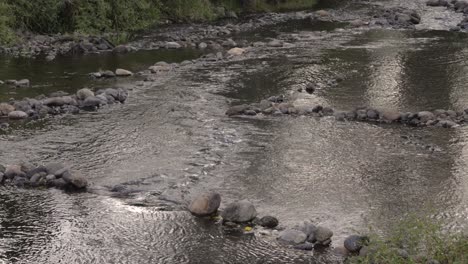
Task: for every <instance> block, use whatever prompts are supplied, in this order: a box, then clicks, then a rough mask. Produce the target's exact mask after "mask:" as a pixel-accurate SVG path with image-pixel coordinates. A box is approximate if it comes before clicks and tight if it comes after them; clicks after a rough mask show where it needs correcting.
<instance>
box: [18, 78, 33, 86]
mask: <svg viewBox="0 0 468 264" xmlns="http://www.w3.org/2000/svg"><path fill="white" fill-rule="evenodd" d="M15 85H16V87H29V85H30V82H29V80H28V79H22V80H19V81H17V82H16V84H15Z"/></svg>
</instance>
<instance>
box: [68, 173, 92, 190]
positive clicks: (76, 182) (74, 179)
mask: <svg viewBox="0 0 468 264" xmlns="http://www.w3.org/2000/svg"><path fill="white" fill-rule="evenodd" d="M62 179H63V180H64V181H65V182H66V183H67V184H68V185H69V186H70V187H72V188H73V189H77V190H81V189H85V188H86V187H87V186H88V180H87V179H86V178H85V177H84V176H82V175H80V174H77V173H73V174H72V173H71V172H70V171H68V170H67V171H65V172H64V173H63V175H62Z"/></svg>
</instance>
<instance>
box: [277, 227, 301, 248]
mask: <svg viewBox="0 0 468 264" xmlns="http://www.w3.org/2000/svg"><path fill="white" fill-rule="evenodd" d="M306 239H307V235H306V234H304V232H301V231H299V230H295V229H286V230H284V231H282V232H281V233H280V234H279V236H278V240H279V241H281V242H285V243H289V244H296V245H297V244H302V243H304V242H305V241H306Z"/></svg>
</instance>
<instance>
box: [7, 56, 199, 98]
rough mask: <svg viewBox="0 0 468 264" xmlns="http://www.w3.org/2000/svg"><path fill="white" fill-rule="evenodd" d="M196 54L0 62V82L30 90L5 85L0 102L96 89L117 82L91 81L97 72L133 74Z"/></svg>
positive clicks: (17, 59)
mask: <svg viewBox="0 0 468 264" xmlns="http://www.w3.org/2000/svg"><path fill="white" fill-rule="evenodd" d="M201 54H202V53H201V52H200V51H199V50H194V49H183V50H153V51H144V50H142V51H138V52H132V53H128V54H113V53H105V54H100V55H95V54H90V55H84V56H75V57H58V58H57V59H56V60H54V61H51V62H47V61H45V60H44V59H34V60H31V59H24V58H11V57H2V58H0V80H8V79H13V80H15V79H16V80H19V79H24V78H27V79H29V80H30V81H31V85H32V87H29V88H13V87H11V86H8V85H2V86H0V101H6V100H8V99H9V98H24V97H35V96H37V95H40V94H45V95H47V94H50V93H52V92H55V91H60V90H61V91H66V92H71V93H73V92H75V91H76V90H78V89H80V88H83V87H90V88H98V87H102V86H108V85H112V84H114V83H116V82H118V81H119V79H111V80H98V81H96V80H93V79H91V78H90V77H89V75H88V74H89V73H91V72H96V71H100V70H112V71H115V69H117V68H123V69H127V70H130V71H133V72H137V71H140V70H144V69H146V68H147V67H148V66H150V65H152V64H154V63H156V62H158V61H165V62H168V63H171V62H182V61H184V60H191V59H196V58H198V57H199V56H200V55H201Z"/></svg>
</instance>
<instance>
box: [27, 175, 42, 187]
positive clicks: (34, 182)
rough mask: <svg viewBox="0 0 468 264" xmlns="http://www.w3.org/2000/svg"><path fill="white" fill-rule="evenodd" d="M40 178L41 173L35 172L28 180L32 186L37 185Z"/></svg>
mask: <svg viewBox="0 0 468 264" xmlns="http://www.w3.org/2000/svg"><path fill="white" fill-rule="evenodd" d="M41 178H42V175H41V174H40V173H36V174H34V175H33V176H32V177H31V179H29V181H30V182H31V184H32V185H33V186H37V185H38V183H39V181H40V180H41Z"/></svg>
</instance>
